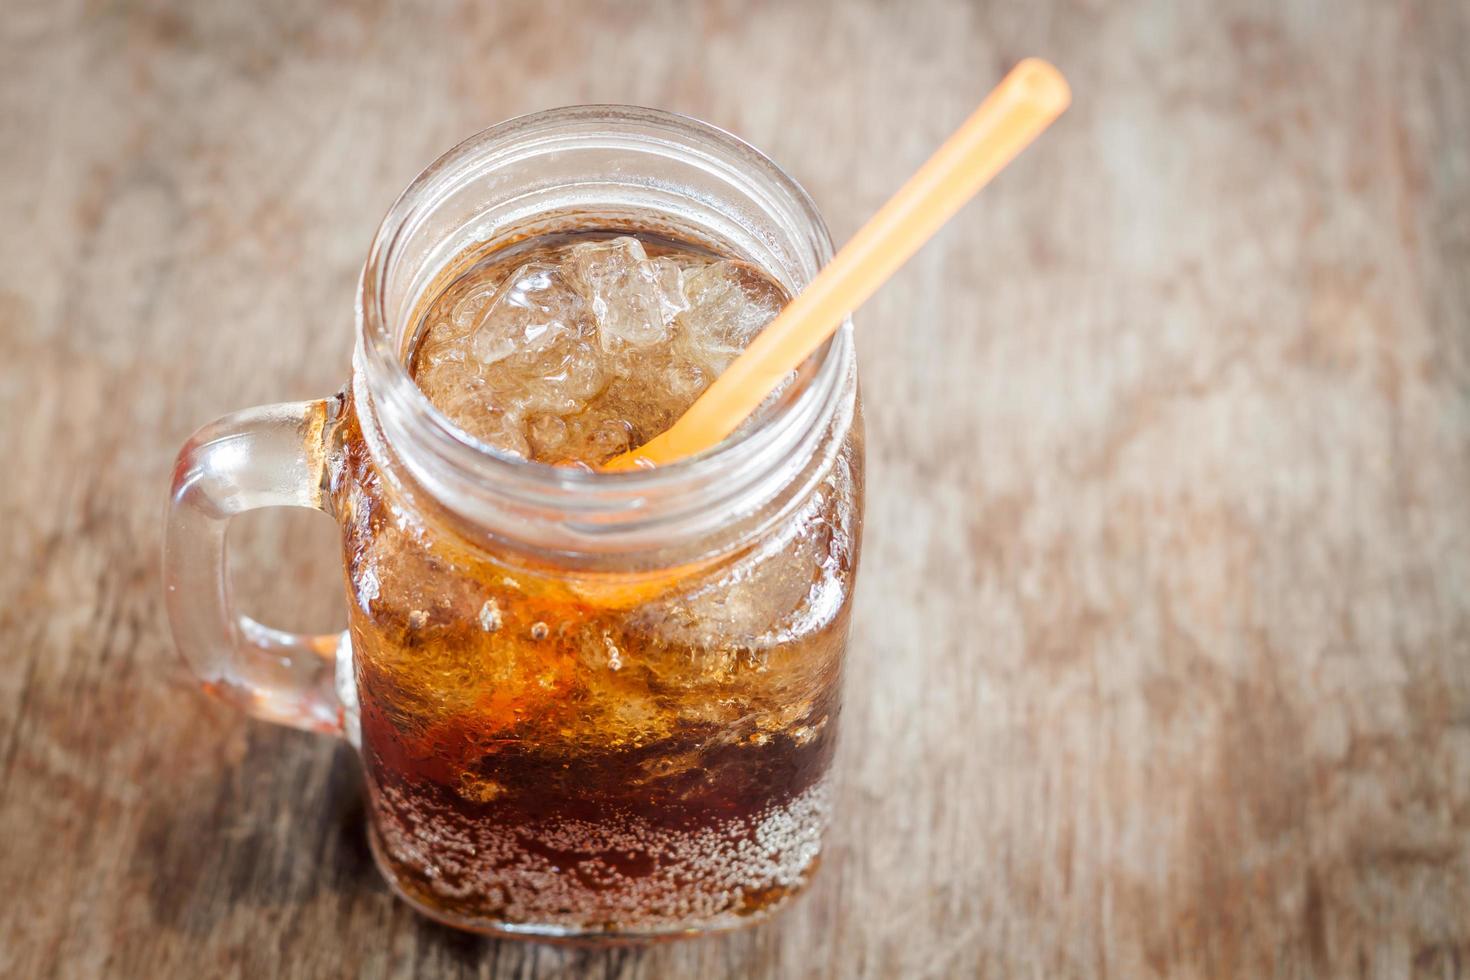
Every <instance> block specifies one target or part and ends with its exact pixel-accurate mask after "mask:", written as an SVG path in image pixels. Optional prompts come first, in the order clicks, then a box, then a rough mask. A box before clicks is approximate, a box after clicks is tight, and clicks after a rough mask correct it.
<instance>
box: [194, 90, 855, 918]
mask: <svg viewBox="0 0 1470 980" xmlns="http://www.w3.org/2000/svg"><path fill="white" fill-rule="evenodd" d="M588 230H595V231H598V232H613V233H628V234H646V235H657V236H659V237H661V238H663V239H666V240H674V241H678V242H683V243H688V244H689V245H690V246H691V247H698V248H701V249H706V250H708V251H711V252H714V253H718V254H721V255H726V256H731V257H737V258H740V259H744V260H746V261H749V262H753V263H755V264H756V265H758V266H759V267H760V268H762V269H763V270H765V271H766V272H767V273H768V274H769V275H770V276H771V277H772V278H773V279H775V280H776V281H777V282H779V283H780V284H781V285H782V286H783V287H784V288H785V289H787V291H788V292H790V293H793V294H794V293H795V292H797V291H799V290H800V289H801V287H802V286H804V285H805V284H806V283H807V282H808V281H809V280H810V279H811V278H812V277H813V276H814V275H815V274H816V272H817V270H818V269H819V268H820V267H821V265H822V264H823V263H824V262H825V261H827V259H828V258H829V257H830V249H831V246H830V242H829V240H828V237H827V234H826V231H825V229H824V228H823V226H822V224H821V221H820V219H819V218H818V216H817V214H816V212H815V210H814V208H813V206H812V204H811V202H810V200H809V198H808V197H807V196H806V195H805V193H804V192H803V191H802V190H801V189H800V188H799V187H798V186H796V184H795V183H794V182H793V181H792V180H791V179H790V178H789V177H787V176H786V175H785V174H784V173H782V172H781V171H780V170H779V169H778V168H777V167H776V166H775V165H774V164H772V163H771V162H770V161H769V160H767V159H766V158H765V157H763V156H762V155H760V154H759V153H757V152H756V151H755V150H753V149H751V148H750V147H748V146H747V145H745V144H743V143H741V142H740V141H738V140H736V139H734V138H733V137H730V136H729V135H727V134H725V133H722V132H720V131H718V130H715V129H713V128H710V127H708V126H705V125H703V124H700V123H698V122H695V121H693V120H690V119H686V118H682V117H678V116H672V115H669V114H665V113H660V112H655V111H652V110H647V109H635V108H626V107H580V108H573V109H563V110H555V111H552V112H547V113H541V114H538V115H534V116H528V117H523V118H520V119H516V120H512V121H510V122H508V123H505V124H503V125H501V126H497V127H495V128H493V129H490V130H487V131H485V132H484V133H481V134H480V135H478V136H475V137H473V138H471V139H470V140H468V141H466V142H465V143H463V144H461V145H460V146H458V147H456V148H455V149H454V150H452V151H450V152H449V153H448V154H446V155H445V156H444V157H442V158H441V159H440V160H439V161H437V162H436V163H435V164H434V165H432V166H431V167H430V168H429V169H428V170H426V171H425V172H424V173H423V174H422V175H420V176H419V178H418V179H417V180H415V182H414V183H413V184H412V185H411V186H410V187H409V189H408V190H407V191H406V192H405V193H404V194H403V196H402V197H401V198H400V199H399V201H398V202H397V203H396V204H395V205H394V207H393V208H392V210H391V211H390V212H389V214H388V216H387V218H386V219H385V220H384V222H383V224H382V226H381V228H380V229H379V231H378V234H377V236H376V239H375V241H374V243H373V246H372V249H371V252H370V254H369V257H368V261H367V264H366V267H365V269H364V273H363V278H362V283H361V289H360V294H359V302H358V319H359V322H358V327H359V332H358V339H357V347H356V351H355V354H354V361H353V374H352V379H351V381H350V383H349V384H348V386H347V387H346V388H345V389H344V391H343V393H342V394H341V395H339V396H337V397H336V398H335V399H331V400H328V401H323V402H312V403H302V404H297V405H284V406H275V407H273V408H269V409H258V410H254V411H252V412H247V413H241V414H239V415H236V416H231V417H228V418H226V419H222V420H220V421H219V422H217V423H215V424H214V425H212V426H209V427H206V428H205V429H203V430H201V431H200V433H198V434H196V436H195V438H194V439H193V440H191V441H190V443H189V444H188V445H186V446H185V448H184V450H183V452H182V453H181V455H180V460H179V466H178V469H177V470H176V472H175V487H174V498H173V506H172V509H171V511H170V527H169V536H168V543H167V547H166V551H167V553H166V580H167V581H166V585H167V589H168V597H169V607H170V614H171V618H172V620H173V625H174V629H175V634H176V636H177V639H178V642H179V645H180V647H181V648H182V649H183V650H184V652H185V653H186V655H187V656H188V657H189V659H190V660H191V662H192V664H193V666H194V668H195V669H196V671H198V672H199V673H200V675H201V677H202V679H203V680H204V682H205V684H206V686H207V687H209V688H210V689H211V690H212V691H214V692H216V693H218V694H221V695H223V696H225V697H228V698H231V699H233V700H236V701H238V702H239V703H241V704H243V705H244V706H245V707H246V708H247V709H248V710H251V711H252V712H253V713H255V714H258V715H261V716H264V717H267V718H270V719H271V720H275V721H280V722H285V723H288V724H295V725H298V726H301V727H308V728H314V729H317V730H324V731H340V732H344V733H345V734H346V735H347V736H348V737H349V738H351V739H353V740H354V741H355V742H357V743H358V744H359V746H360V749H361V753H362V758H363V761H364V765H365V768H366V771H367V777H368V789H369V794H370V800H371V804H370V811H369V813H370V820H369V825H370V826H369V829H370V834H371V839H372V843H373V851H374V854H375V856H376V857H377V860H378V863H379V865H380V867H381V868H382V870H383V872H384V874H385V875H386V876H387V878H388V880H389V881H390V882H391V883H392V885H393V886H394V888H395V889H396V890H397V891H398V892H399V893H400V894H402V895H403V896H404V897H405V898H407V899H408V900H409V901H410V902H411V903H413V904H414V905H415V906H417V907H418V908H419V909H420V910H422V911H424V912H425V913H427V914H429V915H431V916H433V917H435V918H437V919H440V920H442V921H444V922H447V923H449V924H451V925H455V926H459V927H462V928H468V929H475V930H480V931H486V932H493V933H503V934H520V935H536V936H546V937H569V938H570V937H579V938H586V939H594V940H600V941H614V940H621V939H646V938H653V937H659V936H669V935H677V934H687V933H695V932H700V931H704V930H710V929H719V928H727V927H731V926H735V925H739V924H742V923H745V922H749V921H753V920H754V919H756V918H758V917H760V916H762V915H764V914H766V913H768V912H769V911H771V910H772V909H774V908H776V907H777V906H778V905H780V903H781V902H782V901H783V900H784V899H786V898H787V897H788V896H790V895H792V894H793V893H794V892H796V891H797V890H799V889H800V888H801V887H802V886H803V885H804V884H805V883H806V882H807V880H808V879H809V877H810V875H811V874H812V872H813V870H814V869H815V868H816V865H817V862H818V858H819V854H820V849H821V841H822V835H823V832H824V830H825V827H826V824H827V822H828V816H829V807H830V791H829V785H828V770H829V768H830V764H831V760H832V751H833V744H834V738H835V734H836V727H837V725H836V721H837V715H838V711H839V706H840V704H839V703H840V675H841V665H842V657H843V652H844V648H845V646H846V642H847V632H848V621H849V612H850V605H851V594H852V584H853V575H854V572H855V569H856V564H857V558H858V546H859V538H860V531H861V508H862V427H861V417H860V411H859V407H858V401H857V385H856V370H855V358H854V354H853V348H852V339H851V328H850V326H846V327H844V328H843V330H841V331H840V332H839V333H838V334H837V335H836V336H835V337H834V339H833V340H832V341H831V342H830V343H829V344H828V345H826V346H825V347H824V348H822V350H820V351H819V352H818V353H817V354H815V355H813V358H812V360H811V361H810V362H809V363H808V364H807V365H806V366H805V368H804V369H803V370H802V371H801V372H799V374H798V377H797V379H796V381H795V383H793V384H792V385H790V386H789V387H788V388H787V389H785V390H784V392H783V393H782V394H780V395H779V397H778V398H776V399H775V400H774V401H773V402H772V403H771V404H769V405H768V406H767V407H766V408H765V409H764V410H763V411H762V412H761V413H760V415H759V416H758V417H757V418H756V419H754V420H753V421H752V422H751V423H749V424H747V425H746V426H745V427H744V428H743V429H742V430H740V431H739V432H737V434H736V435H734V436H732V437H731V438H730V439H728V440H726V441H725V442H724V443H722V444H721V445H719V446H718V447H716V448H715V449H713V450H710V451H709V452H707V453H705V454H702V455H701V456H698V457H696V458H693V459H690V460H684V461H680V462H678V463H675V464H673V465H670V466H666V467H662V468H659V469H656V470H637V471H632V472H626V473H599V472H591V471H587V470H582V469H575V468H567V467H553V466H547V465H543V464H540V463H534V462H527V461H525V460H521V459H516V458H512V457H508V456H504V455H501V454H498V453H497V452H495V451H493V450H491V449H489V448H487V447H486V446H483V445H481V444H478V443H476V442H475V441H474V440H473V439H471V438H469V437H468V436H466V435H465V434H464V433H463V432H461V431H459V430H458V429H456V428H455V427H454V426H453V425H452V424H451V423H450V422H449V421H448V419H446V418H445V417H444V416H443V415H441V414H440V413H439V412H437V411H436V410H435V409H433V408H432V407H431V406H430V404H429V402H428V401H427V400H426V399H425V397H424V395H423V393H422V392H420V391H419V390H418V388H417V387H416V386H415V384H414V382H413V380H412V378H411V377H410V374H409V372H408V370H407V368H406V367H405V364H406V363H407V361H408V359H409V357H410V356H411V352H412V347H413V344H414V342H415V334H416V331H417V330H418V329H419V328H420V325H421V323H422V321H423V319H424V312H425V309H426V305H427V304H429V303H430V302H431V301H432V300H433V299H434V297H435V296H437V295H439V294H440V293H441V292H442V291H443V289H444V287H445V285H446V284H447V283H450V282H452V281H454V279H455V277H456V276H458V275H460V274H462V273H463V271H464V270H465V269H466V268H467V267H468V266H469V265H470V264H471V263H473V262H477V261H483V260H484V257H485V256H486V255H493V253H494V252H495V251H496V250H497V249H499V248H503V247H508V246H510V245H513V244H514V243H516V242H519V241H524V240H526V239H527V238H532V237H535V236H538V235H545V234H556V233H560V232H581V231H588ZM282 504H287V505H297V506H311V507H319V508H321V509H323V510H326V511H327V512H328V513H330V514H332V515H333V516H334V517H335V518H336V519H337V521H338V523H339V524H340V526H341V529H342V537H343V547H344V557H345V565H346V572H347V587H348V598H349V602H350V620H349V622H350V628H349V634H350V642H348V641H347V640H345V639H344V640H341V641H338V640H337V638H326V637H299V636H295V635H292V634H286V633H282V632H279V631H275V630H270V629H268V628H266V627H263V626H261V625H259V624H257V623H254V622H253V621H251V620H249V619H247V618H244V617H240V616H237V615H236V614H235V613H233V611H232V610H231V609H230V608H229V603H228V595H227V589H226V587H225V584H224V582H223V579H222V572H221V570H220V569H221V563H220V559H221V557H222V549H223V540H224V533H223V528H224V525H225V523H226V522H227V520H228V518H229V517H230V516H231V515H232V514H234V513H237V512H239V511H241V510H245V509H250V508H251V507H258V506H273V505H282Z"/></svg>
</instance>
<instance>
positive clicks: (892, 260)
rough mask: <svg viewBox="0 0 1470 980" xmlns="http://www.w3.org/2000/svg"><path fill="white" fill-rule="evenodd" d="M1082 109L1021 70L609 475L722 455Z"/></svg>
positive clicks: (1038, 67) (1054, 78)
mask: <svg viewBox="0 0 1470 980" xmlns="http://www.w3.org/2000/svg"><path fill="white" fill-rule="evenodd" d="M1071 101H1072V94H1071V91H1070V90H1069V89H1068V87H1067V81H1066V79H1064V78H1063V77H1062V74H1061V72H1059V71H1057V70H1056V68H1054V67H1052V66H1051V65H1049V64H1047V63H1046V62H1045V61H1042V60H1040V59H1038V58H1027V59H1026V60H1025V61H1023V62H1021V63H1020V64H1019V65H1017V66H1016V67H1015V68H1013V69H1011V72H1010V74H1008V75H1007V76H1006V77H1005V78H1004V79H1002V80H1001V83H1000V84H999V85H997V86H996V87H995V90H994V91H993V92H991V93H990V94H989V95H988V96H986V97H985V101H984V102H982V103H980V108H978V109H976V110H975V112H974V113H973V114H972V115H971V116H970V118H969V119H967V120H965V123H964V125H963V126H961V127H960V128H959V129H958V130H956V131H955V133H954V135H952V136H951V137H950V138H949V139H947V140H945V142H944V145H943V146H941V147H940V148H939V149H938V150H937V151H936V152H935V154H934V155H933V156H932V157H930V158H929V159H928V161H927V162H925V164H924V165H923V166H922V167H920V168H919V170H918V172H917V173H915V174H914V175H913V176H912V177H910V178H909V180H908V183H906V184H904V185H903V187H901V188H900V189H899V191H898V193H897V194H895V195H893V197H891V198H889V200H888V203H887V204H884V205H883V207H882V208H881V209H879V211H878V213H877V214H875V215H873V217H872V218H871V219H870V220H869V221H868V223H867V224H865V225H863V227H862V229H861V230H859V231H858V233H857V234H856V235H854V236H853V237H852V240H851V241H849V242H848V243H847V244H846V245H845V246H844V247H843V249H842V251H840V252H838V253H837V255H836V257H834V258H833V259H832V261H831V262H829V263H827V265H826V267H825V268H823V269H822V271H821V272H820V273H818V274H817V277H816V278H815V279H813V280H812V281H811V283H810V284H809V285H808V286H807V287H806V288H805V289H803V290H802V291H801V293H800V295H798V296H797V297H796V298H795V299H793V300H792V301H791V302H790V303H789V304H787V306H786V308H785V309H784V310H782V311H781V314H780V315H779V316H777V317H776V319H774V320H772V321H771V322H770V323H769V324H767V325H766V328H765V329H764V330H762V331H761V332H760V333H759V334H758V335H757V336H756V338H755V340H753V341H751V344H750V346H749V347H747V348H746V349H745V351H744V352H743V353H741V355H740V356H739V357H737V358H736V359H735V361H734V362H733V363H732V364H731V365H730V366H729V367H728V368H727V369H726V370H725V373H723V374H721V375H720V376H719V377H718V378H716V379H715V381H714V383H713V384H711V385H710V386H709V388H707V389H706V390H705V392H704V394H702V395H700V396H699V398H698V400H696V401H695V403H694V404H693V405H691V406H689V410H688V411H687V412H685V413H684V415H683V416H682V417H681V418H680V419H679V420H678V421H677V422H675V423H674V425H673V426H672V427H671V428H669V429H668V431H666V432H664V433H663V434H661V435H659V436H656V437H654V438H653V439H651V440H649V441H648V442H647V443H645V444H644V445H642V446H640V447H638V448H637V449H634V450H632V451H630V452H626V453H623V454H622V455H621V456H618V457H615V458H614V459H612V460H610V461H609V462H608V463H607V464H606V466H605V467H604V469H609V470H625V469H631V468H633V467H634V466H637V465H639V464H640V463H641V464H643V465H648V464H654V465H659V464H664V463H670V462H673V461H674V460H676V459H681V458H683V457H685V456H692V455H694V454H695V453H699V452H703V451H704V450H706V449H708V448H710V447H711V446H713V445H715V444H716V443H717V442H719V441H720V440H721V439H723V438H725V437H726V436H727V435H729V434H730V433H731V432H733V431H734V430H735V428H736V427H737V426H738V425H740V423H741V422H743V421H744V420H745V419H746V418H747V417H748V416H749V415H750V413H751V412H753V411H755V410H756V408H758V407H759V406H760V404H761V402H762V401H764V400H765V398H766V396H767V395H769V394H770V393H771V391H772V390H774V389H775V387H776V386H777V385H778V384H780V383H781V381H782V380H783V379H784V378H785V377H786V376H787V375H788V374H790V373H791V372H792V371H794V370H795V369H796V368H797V367H799V366H800V365H801V363H802V362H803V361H805V360H806V359H807V358H808V357H810V356H811V354H812V352H813V351H815V350H816V349H817V348H818V347H820V346H822V344H823V343H824V342H825V341H826V340H827V338H828V337H830V336H832V334H833V333H834V332H836V330H837V328H838V327H839V326H841V324H842V321H843V320H844V319H845V318H846V317H847V316H848V314H850V313H851V312H852V311H853V310H855V309H857V308H858V307H859V306H861V305H862V304H863V302H864V301H865V300H866V299H867V298H868V297H869V296H871V295H872V294H873V292H874V291H875V290H876V289H877V288H878V287H879V286H881V285H883V283H884V282H886V281H887V280H888V277H889V276H891V275H893V273H894V272H896V271H897V270H898V267H899V266H901V265H903V264H904V262H906V261H908V258H909V256H911V255H913V254H914V252H916V251H918V249H919V246H921V245H923V244H924V243H925V242H926V241H928V240H929V239H930V238H931V237H932V236H933V235H934V233H935V232H936V231H938V230H939V228H940V226H942V225H943V224H944V223H945V222H946V221H948V220H949V219H950V218H951V217H952V216H953V215H954V213H955V212H956V211H958V210H959V209H960V207H961V206H962V205H963V204H964V203H965V202H966V201H968V200H969V199H970V198H971V197H973V196H974V195H975V194H976V193H977V192H978V191H979V190H980V188H982V187H984V186H985V185H986V183H987V182H989V180H990V178H991V177H994V176H995V175H996V174H997V173H999V172H1000V170H1001V169H1002V168H1003V167H1005V165H1006V164H1008V163H1010V162H1011V160H1013V159H1015V157H1016V154H1018V153H1020V152H1021V151H1022V150H1024V149H1025V148H1026V147H1027V146H1028V145H1030V143H1031V141H1032V140H1034V139H1036V137H1037V136H1039V135H1041V133H1042V131H1043V130H1045V129H1046V127H1047V126H1049V125H1051V123H1052V121H1053V120H1054V119H1056V118H1057V116H1059V115H1061V114H1062V111H1063V110H1065V109H1066V108H1067V105H1068V104H1069V103H1070V102H1071Z"/></svg>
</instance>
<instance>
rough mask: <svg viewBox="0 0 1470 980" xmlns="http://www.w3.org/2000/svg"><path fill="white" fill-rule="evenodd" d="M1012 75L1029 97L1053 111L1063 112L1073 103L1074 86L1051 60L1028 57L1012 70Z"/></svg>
mask: <svg viewBox="0 0 1470 980" xmlns="http://www.w3.org/2000/svg"><path fill="white" fill-rule="evenodd" d="M1011 77H1012V78H1013V79H1014V80H1015V82H1016V84H1017V85H1018V86H1019V87H1020V88H1021V89H1022V90H1023V91H1024V92H1025V93H1026V96H1027V98H1029V99H1030V100H1031V101H1032V102H1035V103H1036V104H1038V105H1041V106H1045V107H1047V108H1048V109H1050V110H1051V111H1052V112H1061V111H1062V110H1063V109H1065V108H1067V106H1069V105H1071V104H1072V87H1071V86H1070V85H1068V84H1067V79H1066V78H1065V77H1064V76H1063V75H1062V73H1061V72H1060V71H1059V70H1057V67H1056V65H1053V64H1052V63H1051V62H1049V61H1046V60H1044V59H1042V58H1027V59H1025V60H1024V61H1022V62H1021V63H1020V64H1018V65H1016V67H1015V68H1014V69H1012V70H1011Z"/></svg>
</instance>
